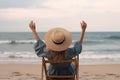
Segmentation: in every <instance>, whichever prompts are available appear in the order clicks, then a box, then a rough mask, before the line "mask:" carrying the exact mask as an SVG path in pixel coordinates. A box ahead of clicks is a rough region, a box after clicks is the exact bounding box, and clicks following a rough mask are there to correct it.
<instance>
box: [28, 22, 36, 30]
mask: <svg viewBox="0 0 120 80" xmlns="http://www.w3.org/2000/svg"><path fill="white" fill-rule="evenodd" d="M29 27H30V29H31V30H32V31H36V27H35V23H33V21H31V22H30V24H29Z"/></svg>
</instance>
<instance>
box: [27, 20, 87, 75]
mask: <svg viewBox="0 0 120 80" xmlns="http://www.w3.org/2000/svg"><path fill="white" fill-rule="evenodd" d="M29 27H30V29H31V30H32V33H33V35H34V38H35V39H36V41H37V43H35V47H34V49H35V52H36V54H37V56H39V57H46V58H48V59H49V60H68V59H72V58H73V57H75V56H77V55H78V54H80V53H81V50H82V42H83V38H84V34H85V30H86V27H87V24H86V23H85V22H84V21H82V22H81V29H82V32H81V35H80V39H79V41H77V42H75V44H74V46H73V47H71V48H69V46H70V44H71V43H72V37H71V33H70V32H69V31H67V30H65V29H63V28H53V29H51V30H49V31H48V32H47V33H46V35H45V38H44V40H45V42H43V41H42V40H41V39H40V37H39V36H38V34H37V32H36V26H35V23H33V21H31V22H30V24H29ZM48 74H49V75H75V68H74V65H73V64H72V63H58V64H50V65H49V68H48Z"/></svg>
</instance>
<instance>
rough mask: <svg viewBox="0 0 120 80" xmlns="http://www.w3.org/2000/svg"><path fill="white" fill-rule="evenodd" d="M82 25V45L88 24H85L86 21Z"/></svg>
mask: <svg viewBox="0 0 120 80" xmlns="http://www.w3.org/2000/svg"><path fill="white" fill-rule="evenodd" d="M80 24H81V29H82V32H81V36H80V43H81V44H82V42H83V38H84V34H85V30H86V27H87V24H86V23H85V21H82V22H81V23H80Z"/></svg>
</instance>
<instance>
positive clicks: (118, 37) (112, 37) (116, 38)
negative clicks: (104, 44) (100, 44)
mask: <svg viewBox="0 0 120 80" xmlns="http://www.w3.org/2000/svg"><path fill="white" fill-rule="evenodd" d="M105 39H113V40H114V39H115V40H119V39H120V36H109V37H105Z"/></svg>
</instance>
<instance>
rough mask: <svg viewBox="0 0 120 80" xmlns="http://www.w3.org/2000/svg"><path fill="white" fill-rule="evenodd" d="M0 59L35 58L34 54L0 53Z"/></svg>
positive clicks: (24, 52) (26, 52)
mask: <svg viewBox="0 0 120 80" xmlns="http://www.w3.org/2000/svg"><path fill="white" fill-rule="evenodd" d="M0 58H37V55H36V54H35V53H34V52H28V51H23V52H7V51H6V52H0Z"/></svg>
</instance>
